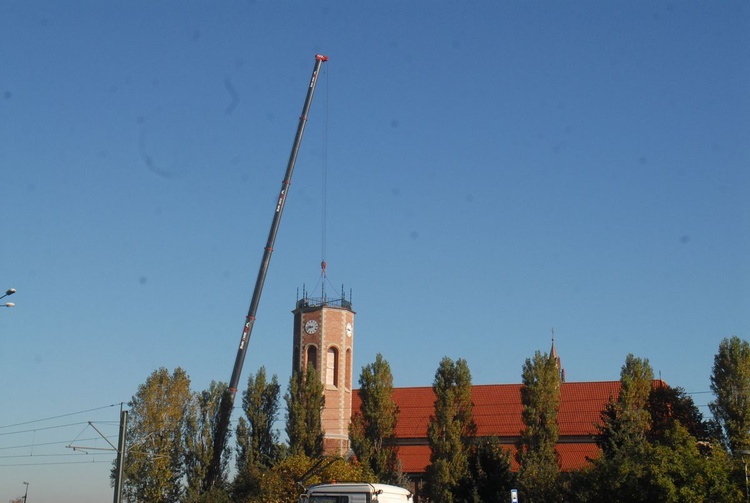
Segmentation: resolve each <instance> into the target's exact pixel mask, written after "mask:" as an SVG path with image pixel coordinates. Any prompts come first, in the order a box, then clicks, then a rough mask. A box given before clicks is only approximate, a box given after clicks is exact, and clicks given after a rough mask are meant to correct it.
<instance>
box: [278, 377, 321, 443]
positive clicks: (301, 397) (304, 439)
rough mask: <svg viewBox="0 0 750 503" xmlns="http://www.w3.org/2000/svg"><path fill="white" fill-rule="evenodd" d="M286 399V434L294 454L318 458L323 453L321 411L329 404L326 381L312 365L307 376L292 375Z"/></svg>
mask: <svg viewBox="0 0 750 503" xmlns="http://www.w3.org/2000/svg"><path fill="white" fill-rule="evenodd" d="M284 399H285V400H286V404H287V421H286V434H287V437H288V438H289V451H290V453H291V454H305V455H306V456H309V457H312V458H317V457H320V456H321V455H322V454H323V426H322V421H321V414H322V411H323V406H324V405H325V396H324V395H323V383H322V382H321V381H320V376H319V375H318V372H317V371H316V370H315V368H314V367H313V366H312V365H310V366H308V367H307V372H306V373H305V374H304V375H303V374H300V373H298V372H294V373H293V374H292V377H291V379H290V380H289V388H288V392H287V394H286V395H284Z"/></svg>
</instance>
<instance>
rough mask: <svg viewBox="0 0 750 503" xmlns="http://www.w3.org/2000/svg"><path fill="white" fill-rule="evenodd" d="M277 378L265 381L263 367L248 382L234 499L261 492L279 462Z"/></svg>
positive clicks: (239, 432) (238, 432)
mask: <svg viewBox="0 0 750 503" xmlns="http://www.w3.org/2000/svg"><path fill="white" fill-rule="evenodd" d="M280 390H281V388H280V386H279V381H278V378H277V377H276V376H275V375H274V376H273V377H272V378H271V381H270V382H268V380H267V378H266V369H265V367H261V368H260V369H258V372H257V374H256V375H255V376H253V375H251V376H250V377H249V378H248V380H247V389H246V390H245V392H244V393H243V394H242V410H243V411H244V417H240V419H239V424H238V425H237V476H236V477H235V481H234V494H235V497H246V496H248V495H250V494H251V493H253V492H256V493H257V492H258V490H259V488H260V479H261V478H262V477H264V476H265V475H266V473H267V471H268V468H270V467H271V466H273V464H274V463H275V462H276V461H277V460H278V456H279V451H280V448H279V445H278V432H277V431H276V430H274V429H273V427H274V424H275V422H276V419H277V417H278V411H279V392H280Z"/></svg>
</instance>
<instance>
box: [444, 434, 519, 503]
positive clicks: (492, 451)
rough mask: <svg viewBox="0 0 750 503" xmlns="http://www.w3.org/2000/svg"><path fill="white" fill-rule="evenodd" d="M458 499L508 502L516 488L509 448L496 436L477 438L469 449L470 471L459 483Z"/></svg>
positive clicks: (476, 502) (468, 501)
mask: <svg viewBox="0 0 750 503" xmlns="http://www.w3.org/2000/svg"><path fill="white" fill-rule="evenodd" d="M459 486H460V489H459V491H457V492H456V500H457V501H464V502H467V503H483V502H488V501H507V500H508V495H509V494H510V490H511V489H512V488H514V487H515V476H514V475H513V472H512V471H511V464H510V451H509V450H508V449H506V448H504V447H503V446H502V445H501V444H500V441H499V440H498V439H497V437H490V438H480V439H477V440H476V441H475V442H474V443H473V444H472V446H471V448H470V450H469V458H468V474H467V476H466V477H464V479H463V480H462V481H461V482H460V484H459Z"/></svg>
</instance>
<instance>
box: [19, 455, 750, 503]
mask: <svg viewBox="0 0 750 503" xmlns="http://www.w3.org/2000/svg"><path fill="white" fill-rule="evenodd" d="M737 454H739V455H740V456H742V464H743V465H745V501H746V502H750V491H748V484H747V456H750V451H748V450H746V449H743V450H741V451H737ZM24 503H26V502H24Z"/></svg>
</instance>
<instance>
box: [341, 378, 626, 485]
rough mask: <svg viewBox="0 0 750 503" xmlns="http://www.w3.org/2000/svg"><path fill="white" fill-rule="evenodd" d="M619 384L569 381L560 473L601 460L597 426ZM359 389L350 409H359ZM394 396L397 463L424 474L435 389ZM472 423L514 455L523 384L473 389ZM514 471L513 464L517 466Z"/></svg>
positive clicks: (561, 419)
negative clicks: (428, 429) (596, 435)
mask: <svg viewBox="0 0 750 503" xmlns="http://www.w3.org/2000/svg"><path fill="white" fill-rule="evenodd" d="M619 390H620V381H601V382H569V383H563V384H562V388H561V390H560V410H559V413H558V426H559V435H560V439H559V443H558V445H557V452H558V454H559V455H560V461H561V469H562V470H563V471H568V470H572V469H575V468H579V467H582V466H584V465H585V464H586V463H587V459H590V458H595V457H597V456H598V455H599V449H598V448H597V446H596V444H595V443H594V435H595V434H596V428H595V424H596V423H598V422H600V413H601V411H602V410H603V409H604V406H605V405H606V403H607V401H608V400H609V399H610V397H613V398H616V397H617V394H618V393H619ZM356 391H357V390H355V393H354V396H353V400H352V410H355V411H356V410H359V406H360V400H359V394H358V393H357V392H356ZM393 397H394V400H395V402H396V404H397V405H398V407H399V410H400V413H399V421H398V426H397V430H396V436H397V438H398V439H399V459H400V460H401V464H402V469H403V471H404V472H406V473H423V472H424V470H425V467H426V466H427V465H428V464H429V462H430V448H429V446H428V445H427V425H428V423H429V421H430V416H432V415H433V414H434V410H435V409H434V401H435V394H434V393H433V391H432V387H418V388H395V389H394V390H393ZM472 401H473V402H474V421H475V422H476V425H477V436H478V437H490V436H496V437H498V438H500V441H501V442H503V443H505V444H507V445H508V448H509V449H511V451H512V454H515V446H514V443H515V441H516V440H517V439H518V437H519V435H520V433H521V430H522V429H523V427H524V425H523V422H522V421H521V411H522V409H523V406H522V405H521V384H487V385H476V386H473V387H472ZM513 464H514V465H513V468H514V469H515V468H516V466H515V461H513Z"/></svg>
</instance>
